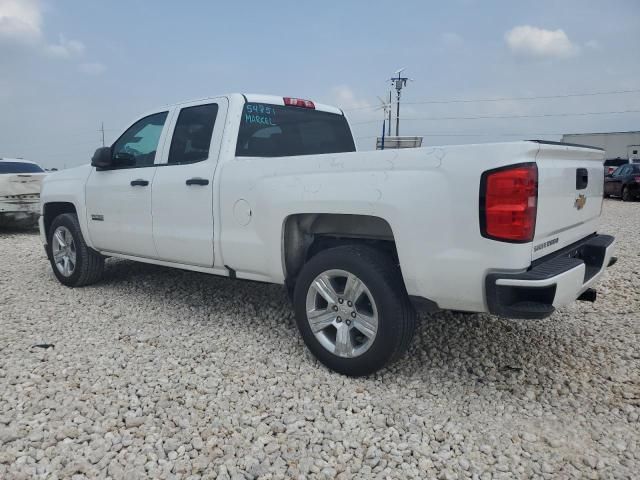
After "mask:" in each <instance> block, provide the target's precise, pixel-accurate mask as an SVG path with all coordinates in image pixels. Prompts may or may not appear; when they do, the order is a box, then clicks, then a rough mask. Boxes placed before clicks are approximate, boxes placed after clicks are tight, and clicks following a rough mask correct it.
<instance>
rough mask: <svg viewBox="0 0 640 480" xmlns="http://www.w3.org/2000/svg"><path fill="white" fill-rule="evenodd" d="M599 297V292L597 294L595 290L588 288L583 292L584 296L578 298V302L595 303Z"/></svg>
mask: <svg viewBox="0 0 640 480" xmlns="http://www.w3.org/2000/svg"><path fill="white" fill-rule="evenodd" d="M597 295H598V292H596V290H595V288H587V289H586V290H585V291H584V292H582V295H580V296H579V297H578V300H580V301H581V302H591V303H593V302H595V301H596V296H597Z"/></svg>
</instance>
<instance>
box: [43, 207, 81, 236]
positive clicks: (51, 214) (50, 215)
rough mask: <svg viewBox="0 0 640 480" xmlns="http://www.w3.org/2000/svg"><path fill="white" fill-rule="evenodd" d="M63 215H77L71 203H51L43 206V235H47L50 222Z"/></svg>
mask: <svg viewBox="0 0 640 480" xmlns="http://www.w3.org/2000/svg"><path fill="white" fill-rule="evenodd" d="M63 213H75V214H77V213H78V212H77V211H76V207H75V206H74V205H73V203H69V202H52V203H46V204H45V205H44V211H43V214H44V215H43V216H44V232H45V235H47V236H48V235H49V227H50V226H51V222H53V219H54V218H56V217H57V216H58V215H62V214H63Z"/></svg>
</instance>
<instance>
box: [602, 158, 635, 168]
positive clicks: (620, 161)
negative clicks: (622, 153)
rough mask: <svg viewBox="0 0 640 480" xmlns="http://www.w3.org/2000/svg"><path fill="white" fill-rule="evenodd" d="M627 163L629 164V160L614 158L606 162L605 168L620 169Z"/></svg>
mask: <svg viewBox="0 0 640 480" xmlns="http://www.w3.org/2000/svg"><path fill="white" fill-rule="evenodd" d="M625 163H629V160H625V159H623V158H612V159H610V160H605V161H604V166H605V167H619V166H620V165H624V164H625Z"/></svg>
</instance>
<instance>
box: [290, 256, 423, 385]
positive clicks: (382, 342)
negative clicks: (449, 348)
mask: <svg viewBox="0 0 640 480" xmlns="http://www.w3.org/2000/svg"><path fill="white" fill-rule="evenodd" d="M294 307H295V312H296V322H297V324H298V329H299V330H300V334H301V335H302V338H303V339H304V341H305V343H306V345H307V347H308V348H309V350H311V352H312V353H313V354H314V355H315V357H316V358H318V360H320V361H321V362H322V363H323V364H324V365H326V366H327V367H329V368H330V369H332V370H335V371H336V372H339V373H342V374H345V375H349V376H363V375H369V374H371V373H373V372H375V371H377V370H379V369H381V368H383V367H384V366H385V365H387V364H388V363H389V362H391V361H393V360H395V359H396V358H398V357H400V356H401V355H402V354H403V353H404V352H405V351H406V349H407V348H408V346H409V343H410V342H411V338H412V337H413V333H414V330H415V323H416V314H415V311H414V309H413V307H412V306H411V303H410V302H409V298H408V296H407V293H406V291H405V288H404V283H403V280H402V275H401V274H400V269H399V268H398V266H397V265H395V264H394V263H393V261H392V260H391V258H389V256H388V255H386V254H384V253H382V252H380V251H378V250H375V249H373V248H370V247H365V246H359V245H348V246H341V247H336V248H331V249H328V250H325V251H322V252H320V253H318V254H317V255H316V256H314V257H313V258H312V259H311V260H309V262H307V263H306V264H305V265H304V267H303V269H302V271H301V273H300V275H299V277H298V279H297V281H296V287H295V292H294Z"/></svg>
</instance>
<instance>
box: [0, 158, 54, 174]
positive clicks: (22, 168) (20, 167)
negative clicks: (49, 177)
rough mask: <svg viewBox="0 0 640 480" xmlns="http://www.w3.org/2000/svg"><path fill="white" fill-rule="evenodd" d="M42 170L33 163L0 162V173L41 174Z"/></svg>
mask: <svg viewBox="0 0 640 480" xmlns="http://www.w3.org/2000/svg"><path fill="white" fill-rule="evenodd" d="M42 172H44V170H42V169H41V168H40V167H39V166H38V165H36V164H35V163H25V162H5V161H2V162H0V173H42Z"/></svg>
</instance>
